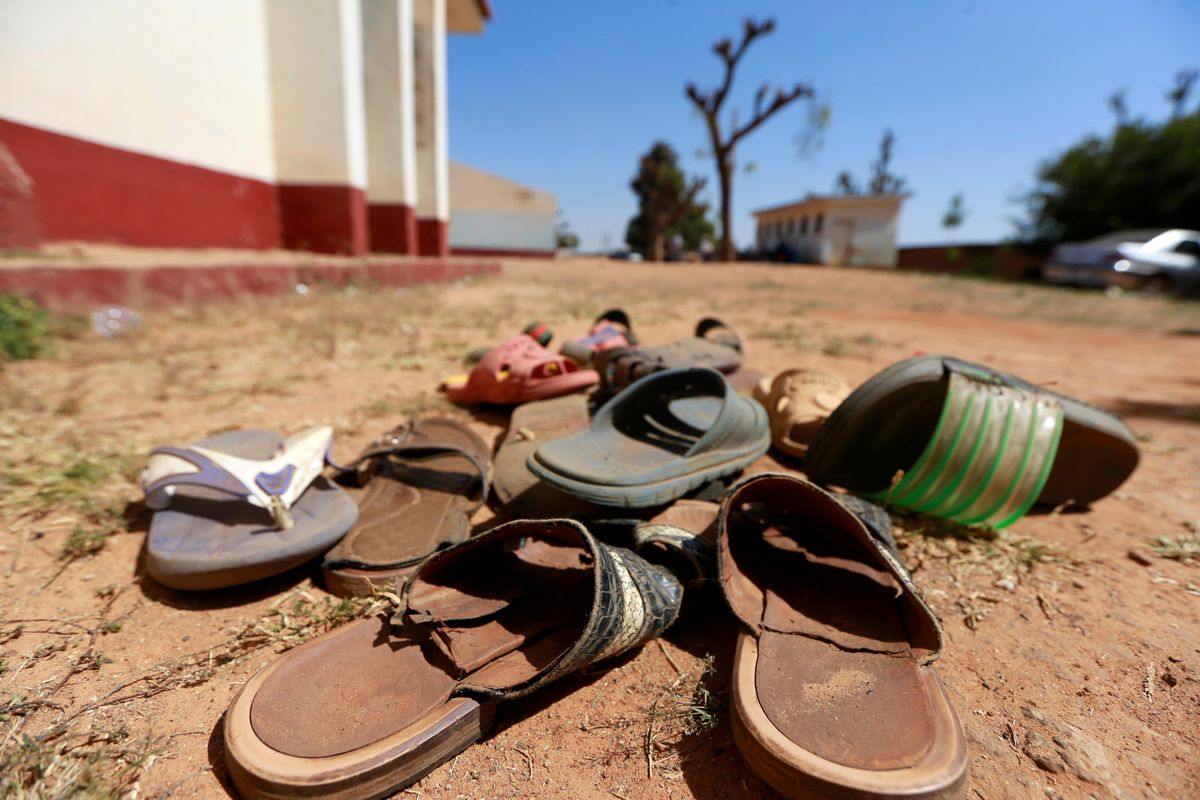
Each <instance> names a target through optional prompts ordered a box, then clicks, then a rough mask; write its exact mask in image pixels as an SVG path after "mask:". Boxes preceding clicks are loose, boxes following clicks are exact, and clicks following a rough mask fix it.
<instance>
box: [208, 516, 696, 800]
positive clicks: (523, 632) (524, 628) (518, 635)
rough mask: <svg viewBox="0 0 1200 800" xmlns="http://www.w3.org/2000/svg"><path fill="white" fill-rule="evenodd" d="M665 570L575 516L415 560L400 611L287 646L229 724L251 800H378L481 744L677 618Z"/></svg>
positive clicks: (236, 776)
mask: <svg viewBox="0 0 1200 800" xmlns="http://www.w3.org/2000/svg"><path fill="white" fill-rule="evenodd" d="M682 595H683V588H682V586H681V585H680V583H679V581H678V580H677V579H676V578H675V577H674V576H673V575H672V574H671V573H670V572H668V571H667V569H665V568H663V567H659V566H654V565H652V564H650V563H649V562H647V561H645V560H643V559H642V558H641V557H640V556H637V555H635V554H634V553H632V552H631V551H629V550H624V549H622V548H617V547H610V546H608V545H604V544H601V543H600V542H598V541H597V540H596V539H595V538H594V537H593V536H592V534H591V533H590V532H589V531H588V529H587V528H585V527H584V526H583V525H581V524H580V523H578V522H575V521H572V520H539V521H527V520H519V521H516V522H510V523H507V524H505V525H501V526H499V527H497V528H494V529H492V530H491V531H488V532H487V533H484V534H481V535H479V536H477V537H475V538H473V539H470V540H468V541H466V542H463V543H461V544H458V545H455V546H454V547H451V548H450V549H448V550H445V551H442V552H441V553H438V554H436V555H434V556H432V557H431V558H430V559H429V560H427V561H425V562H424V563H423V564H421V565H420V566H419V567H418V569H417V571H416V572H414V573H413V574H412V575H411V576H410V577H409V579H408V582H407V583H406V584H405V587H404V590H403V594H402V597H401V598H400V601H401V602H400V610H399V611H398V612H397V613H396V614H395V615H394V616H392V617H391V619H390V620H389V618H388V616H387V615H386V614H383V615H379V616H376V617H371V618H367V619H361V620H358V621H356V622H352V623H350V624H348V625H346V626H344V627H341V628H338V629H336V630H334V631H331V632H330V633H327V634H325V635H324V636H321V637H320V638H318V639H315V640H313V641H311V642H309V643H307V644H304V645H302V646H300V647H298V648H296V649H295V650H292V651H290V652H288V653H286V654H284V655H283V656H282V657H280V658H279V659H278V660H277V661H275V663H273V664H271V665H270V666H268V667H267V668H266V669H264V670H262V671H261V672H259V673H258V674H257V675H255V676H254V677H253V678H251V679H250V680H249V681H248V682H247V683H246V685H245V686H244V687H243V688H242V690H241V691H240V692H239V693H238V695H237V696H236V697H235V698H234V700H233V703H232V704H231V705H230V707H229V710H228V712H227V713H226V715H225V724H224V735H225V759H226V763H227V764H228V766H229V772H230V775H231V777H232V778H233V782H234V784H235V785H236V786H237V788H238V790H239V792H241V793H242V795H243V796H245V797H248V798H282V797H309V798H316V797H322V798H375V797H382V796H384V795H386V794H389V793H392V792H395V791H398V790H400V789H402V788H404V787H405V786H408V785H409V784H411V783H413V782H415V781H416V780H418V779H420V778H421V777H422V776H424V775H425V774H426V773H427V772H429V771H430V770H432V769H433V768H434V767H436V766H437V765H439V764H441V763H443V762H445V761H447V760H449V759H450V758H452V757H454V755H455V754H457V753H459V752H461V751H462V750H463V749H465V748H466V747H468V746H469V745H470V744H471V743H473V742H475V741H477V740H478V739H480V738H481V737H482V736H483V734H484V732H485V730H487V729H488V728H489V727H490V725H491V722H492V718H493V712H494V709H495V704H496V703H497V702H498V701H499V700H506V699H511V698H516V697H522V696H524V695H527V694H529V693H531V692H534V691H536V690H537V689H539V688H540V687H542V686H544V685H546V684H547V683H549V682H550V681H552V680H554V679H556V678H559V677H562V676H563V675H566V674H567V673H569V672H572V671H574V670H577V669H579V668H581V667H583V666H586V665H588V664H592V663H595V662H598V661H603V660H605V659H608V658H611V657H613V656H616V655H619V654H621V653H623V652H625V651H626V650H629V649H630V648H632V647H635V646H637V645H639V644H641V643H643V642H645V641H648V640H649V639H652V638H654V637H656V636H658V635H659V634H661V633H662V632H663V631H665V630H666V629H667V628H668V627H669V626H670V625H671V623H673V622H674V621H675V618H676V616H677V615H678V613H679V606H680V602H681V599H682Z"/></svg>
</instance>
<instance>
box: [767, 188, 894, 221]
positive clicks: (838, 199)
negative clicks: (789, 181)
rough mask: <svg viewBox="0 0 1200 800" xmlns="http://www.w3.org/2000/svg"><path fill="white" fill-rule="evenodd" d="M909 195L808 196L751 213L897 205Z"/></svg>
mask: <svg viewBox="0 0 1200 800" xmlns="http://www.w3.org/2000/svg"><path fill="white" fill-rule="evenodd" d="M908 196H909V195H907V194H855V195H818V194H810V195H809V196H808V197H805V198H802V199H800V200H793V201H792V202H790V203H782V204H780V205H777V206H768V207H767V208H759V209H755V210H754V211H751V212H750V213H751V214H753V215H754V216H756V217H757V216H758V215H760V214H770V213H773V212H776V211H791V210H795V211H805V210H807V211H816V210H817V209H821V208H831V207H838V206H870V205H885V204H886V205H891V204H896V205H899V204H900V203H901V202H903V201H904V199H905V198H907V197H908Z"/></svg>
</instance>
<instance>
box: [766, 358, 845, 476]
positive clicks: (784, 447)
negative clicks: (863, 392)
mask: <svg viewBox="0 0 1200 800" xmlns="http://www.w3.org/2000/svg"><path fill="white" fill-rule="evenodd" d="M849 394H850V387H849V386H848V385H846V381H845V380H843V379H842V378H840V377H839V376H837V375H833V374H831V373H828V372H822V371H820V370H815V369H788V370H784V371H783V372H781V373H779V374H778V375H776V376H775V377H774V378H765V377H764V378H763V379H762V380H760V381H759V382H758V383H757V384H756V385H755V387H754V399H755V400H757V401H758V402H760V403H762V406H763V408H765V409H766V410H767V416H768V417H769V418H770V420H771V444H772V445H773V446H774V447H775V448H776V449H777V450H779V451H780V452H781V453H784V454H786V455H789V456H793V457H795V458H803V457H804V453H805V452H806V451H807V450H808V443H809V442H811V441H812V438H813V436H815V435H816V433H817V428H820V427H821V424H822V423H823V422H825V420H826V419H827V418H828V417H829V415H830V414H831V413H832V412H833V410H834V409H835V408H837V407H838V406H839V405H840V404H841V402H842V401H843V400H845V399H846V396H847V395H849Z"/></svg>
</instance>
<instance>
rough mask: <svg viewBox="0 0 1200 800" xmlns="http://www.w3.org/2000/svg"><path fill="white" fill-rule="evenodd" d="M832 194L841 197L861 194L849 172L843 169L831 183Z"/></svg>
mask: <svg viewBox="0 0 1200 800" xmlns="http://www.w3.org/2000/svg"><path fill="white" fill-rule="evenodd" d="M833 193H834V194H837V195H841V196H842V197H853V196H854V195H856V194H860V193H861V192H860V191H859V188H858V184H857V183H856V182H855V180H854V175H853V174H851V172H850V170H848V169H844V170H842V171H841V172H839V173H838V176H837V179H836V180H835V181H834V183H833Z"/></svg>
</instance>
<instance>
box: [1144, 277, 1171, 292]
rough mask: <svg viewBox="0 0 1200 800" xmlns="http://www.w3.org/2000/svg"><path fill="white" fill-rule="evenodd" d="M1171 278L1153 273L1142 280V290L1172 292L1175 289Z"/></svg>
mask: <svg viewBox="0 0 1200 800" xmlns="http://www.w3.org/2000/svg"><path fill="white" fill-rule="evenodd" d="M1174 288H1175V287H1174V286H1172V285H1171V279H1170V278H1168V277H1167V276H1166V275H1151V276H1149V277H1148V278H1146V279H1145V280H1144V281H1142V286H1141V290H1142V291H1143V292H1145V293H1146V294H1171V292H1172V291H1173V290H1174Z"/></svg>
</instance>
